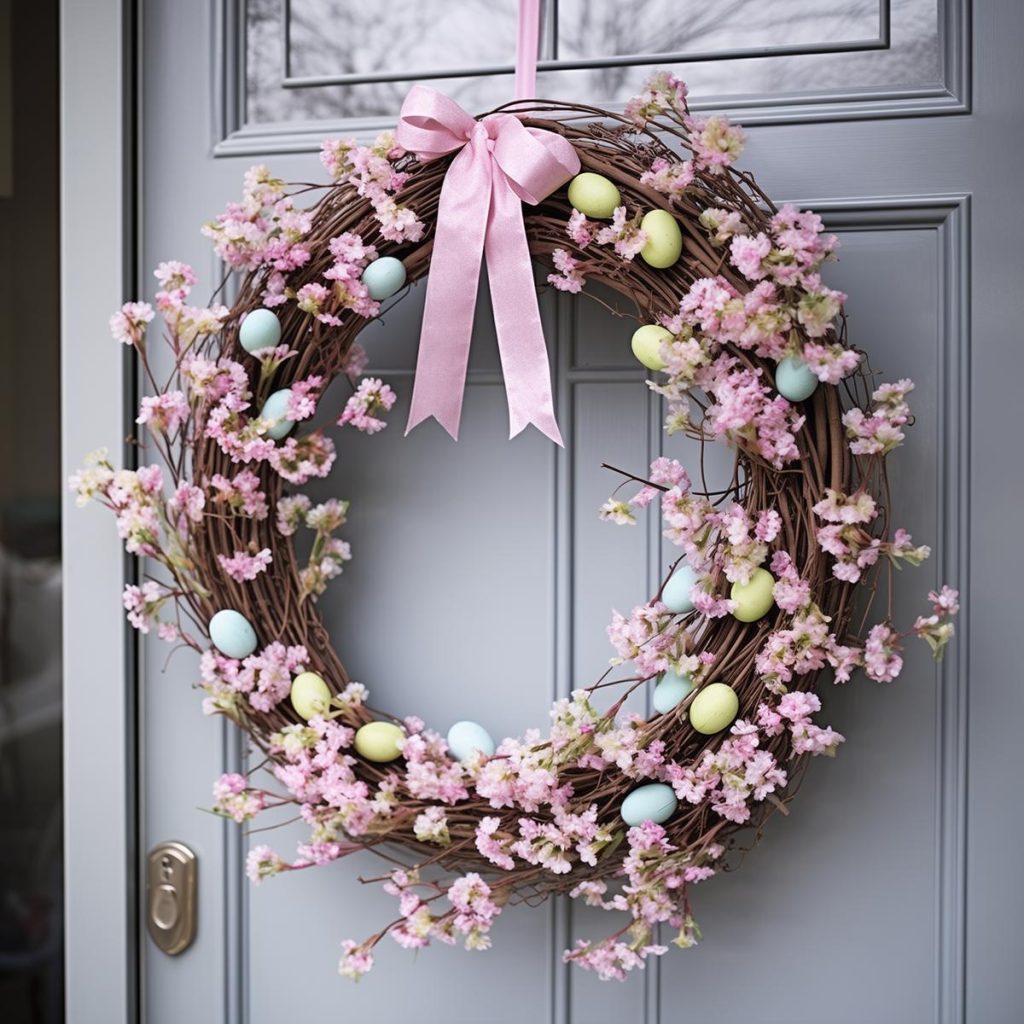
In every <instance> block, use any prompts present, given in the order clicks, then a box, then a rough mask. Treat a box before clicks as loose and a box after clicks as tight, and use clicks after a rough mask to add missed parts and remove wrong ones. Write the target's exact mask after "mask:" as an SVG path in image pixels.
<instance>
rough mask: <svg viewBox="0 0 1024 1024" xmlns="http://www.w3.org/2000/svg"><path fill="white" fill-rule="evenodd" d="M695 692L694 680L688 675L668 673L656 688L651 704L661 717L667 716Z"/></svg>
mask: <svg viewBox="0 0 1024 1024" xmlns="http://www.w3.org/2000/svg"><path fill="white" fill-rule="evenodd" d="M691 690H693V680H692V679H691V678H690V677H689V676H688V675H679V674H678V673H677V672H666V673H665V674H664V675H663V676H662V677H661V678H660V679H659V680H658V685H657V686H655V687H654V693H652V694H651V704H653V705H654V710H655V711H657V712H658V714H660V715H667V714H668V713H669V712H670V711H671V710H672V709H673V708H674V707H676V706H677V705H678V704H679V703H680V701H682V700H684V699H685V698H686V696H687V695H688V694H689V693H690V691H691Z"/></svg>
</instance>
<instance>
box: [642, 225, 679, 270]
mask: <svg viewBox="0 0 1024 1024" xmlns="http://www.w3.org/2000/svg"><path fill="white" fill-rule="evenodd" d="M640 227H641V229H642V230H643V232H644V234H646V235H647V243H646V244H645V245H644V247H643V248H642V249H641V250H640V255H641V256H642V257H643V258H644V261H645V262H646V263H649V264H650V265H651V266H652V267H656V268H658V269H659V270H665V269H666V268H668V267H671V266H672V264H673V263H675V262H676V260H678V259H679V256H680V254H681V253H682V251H683V233H682V231H680V230H679V225H678V224H677V223H676V219H675V217H673V216H672V214H671V213H669V212H668V210H651V211H650V212H648V213H645V214H644V219H643V220H642V221H640Z"/></svg>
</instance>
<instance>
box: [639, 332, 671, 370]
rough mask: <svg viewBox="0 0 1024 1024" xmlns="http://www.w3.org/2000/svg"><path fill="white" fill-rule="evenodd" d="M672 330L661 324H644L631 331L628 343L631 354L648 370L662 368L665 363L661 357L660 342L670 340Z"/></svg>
mask: <svg viewBox="0 0 1024 1024" xmlns="http://www.w3.org/2000/svg"><path fill="white" fill-rule="evenodd" d="M671 339H672V332H671V331H667V330H665V328H664V327H662V326H661V324H644V325H643V327H638V328H637V329H636V330H635V331H634V332H633V340H632V342H631V343H630V344H631V347H632V349H633V355H635V356H636V357H637V359H639V360H640V362H641V363H643V364H644V366H646V367H647V369H648V370H664V369H665V363H664V361H663V360H662V358H661V343H662V342H663V341H671Z"/></svg>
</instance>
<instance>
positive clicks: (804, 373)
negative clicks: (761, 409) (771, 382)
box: [775, 356, 818, 402]
mask: <svg viewBox="0 0 1024 1024" xmlns="http://www.w3.org/2000/svg"><path fill="white" fill-rule="evenodd" d="M817 386H818V378H817V377H815V376H814V374H813V373H811V370H810V368H809V367H808V365H807V364H806V363H805V362H804V361H803V360H802V359H797V358H796V357H795V356H786V358H785V359H783V360H782V362H781V363H779V365H778V366H777V367H776V368H775V389H776V390H777V391H778V393H779V394H780V395H782V397H783V398H788V399H789V401H791V402H802V401H804V399H805V398H810V397H811V395H813V394H814V391H815V389H816V388H817Z"/></svg>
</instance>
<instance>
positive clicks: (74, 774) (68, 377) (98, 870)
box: [60, 0, 139, 1024]
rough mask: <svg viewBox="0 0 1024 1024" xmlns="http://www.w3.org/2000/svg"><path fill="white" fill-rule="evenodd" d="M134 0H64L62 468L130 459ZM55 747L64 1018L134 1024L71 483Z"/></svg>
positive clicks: (91, 606)
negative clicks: (60, 798) (116, 330)
mask: <svg viewBox="0 0 1024 1024" xmlns="http://www.w3.org/2000/svg"><path fill="white" fill-rule="evenodd" d="M137 23H138V16H137V6H136V3H135V2H134V0H90V2H89V3H87V4H83V3H81V2H80V0H60V79H61V80H60V96H61V122H60V154H61V209H60V225H61V245H60V278H61V283H60V304H61V468H62V472H63V475H64V477H65V479H66V478H67V476H68V475H69V474H70V473H72V472H74V470H75V469H76V468H77V467H78V466H79V465H81V462H82V458H83V456H84V455H85V454H86V452H87V451H88V450H90V449H92V448H96V447H99V446H101V445H106V447H107V448H108V449H109V450H110V454H111V458H112V460H113V461H115V462H120V464H122V465H129V466H130V465H133V464H134V462H133V459H134V455H133V452H132V451H131V450H130V448H129V446H128V445H127V444H126V443H125V440H124V439H125V438H126V437H127V435H128V434H129V433H130V430H131V426H130V424H131V419H132V417H133V413H132V411H131V410H132V406H133V405H134V398H135V395H134V386H133V379H134V378H133V372H132V363H131V356H132V354H133V353H132V352H131V350H130V349H128V348H126V347H124V346H121V345H118V344H117V343H115V342H113V341H112V340H111V339H110V337H109V335H108V334H107V332H106V330H105V325H106V321H107V318H108V317H109V316H110V314H111V312H112V311H113V310H115V309H117V308H118V307H119V306H120V305H121V303H122V302H124V301H125V299H126V298H127V297H128V296H130V295H131V294H132V293H133V292H134V290H135V283H136V282H135V279H134V278H135V267H134V263H135V261H134V258H133V254H134V252H135V241H134V236H135V228H136V217H135V208H136V201H135V192H136V188H135V182H136V180H137V177H138V175H137V164H138V161H137V156H136V142H135V140H136V137H137V133H136V131H135V121H136V113H135V112H136V109H137V94H138V88H137V83H138V80H137V75H136V71H135V69H136V66H137V60H136V55H137V48H136V45H135V39H136V32H137ZM62 551H63V581H64V585H63V605H62V609H63V627H62V629H63V638H62V639H63V659H64V672H63V704H64V708H63V710H64V725H63V756H64V766H63V771H64V939H65V954H64V959H65V1002H66V1009H67V1020H68V1021H69V1024H88V1022H93V1021H99V1020H102V1021H104V1022H105V1024H129V1022H130V1021H135V1020H137V1019H138V1016H139V1014H138V1007H139V999H138V970H137V959H138V954H137V950H138V932H139V913H138V896H137V893H138V885H137V882H138V864H139V856H138V850H137V836H138V829H137V817H138V816H137V800H136V792H135V788H136V787H135V779H136V777H137V756H136V709H135V696H134V694H135V685H134V684H135V672H134V664H135V644H134V638H133V637H132V636H131V635H130V634H131V632H132V631H131V630H128V629H127V627H126V624H125V619H124V615H123V612H122V609H121V601H120V592H121V588H122V586H123V584H124V581H125V580H126V579H129V580H130V579H131V578H132V577H131V575H130V573H131V572H132V569H131V568H130V567H129V564H128V561H127V559H126V556H125V555H124V552H123V551H122V550H121V545H120V543H119V541H118V539H117V536H116V534H115V532H114V531H113V530H112V529H111V523H110V521H109V519H108V518H107V517H106V516H105V515H101V514H100V510H99V509H97V508H87V509H84V510H82V509H78V508H77V507H76V505H75V501H74V497H73V496H72V495H71V494H70V492H68V491H67V490H65V493H64V498H63V504H62Z"/></svg>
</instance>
